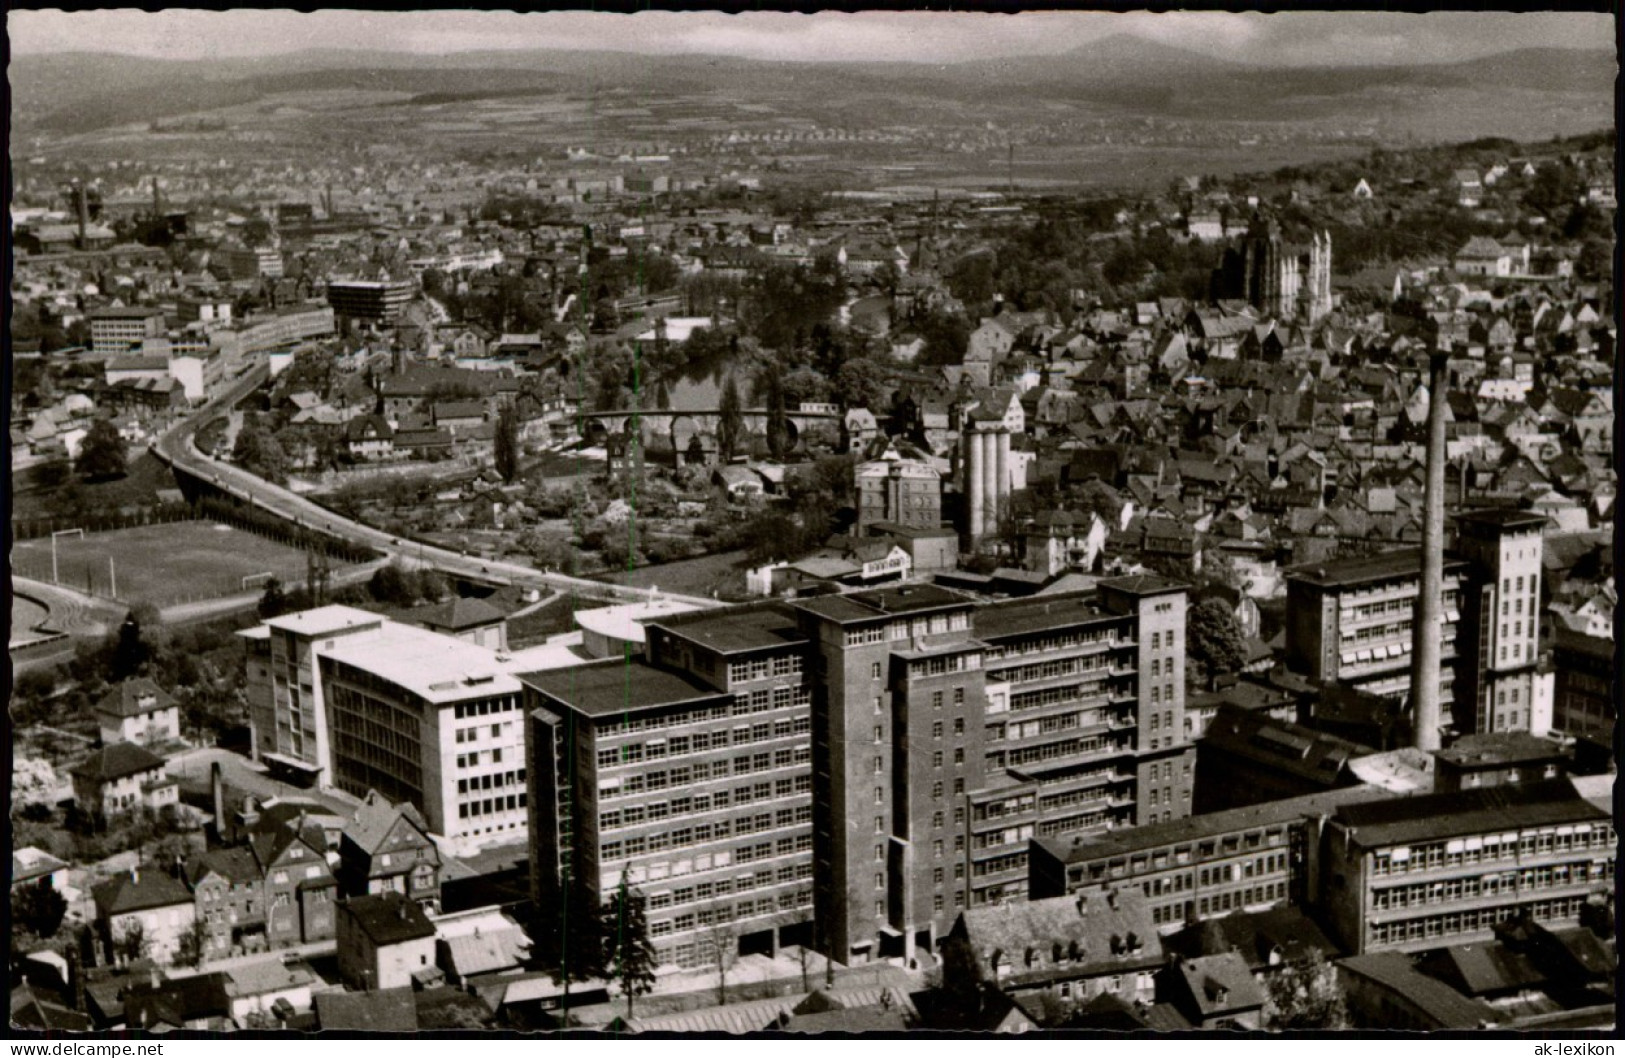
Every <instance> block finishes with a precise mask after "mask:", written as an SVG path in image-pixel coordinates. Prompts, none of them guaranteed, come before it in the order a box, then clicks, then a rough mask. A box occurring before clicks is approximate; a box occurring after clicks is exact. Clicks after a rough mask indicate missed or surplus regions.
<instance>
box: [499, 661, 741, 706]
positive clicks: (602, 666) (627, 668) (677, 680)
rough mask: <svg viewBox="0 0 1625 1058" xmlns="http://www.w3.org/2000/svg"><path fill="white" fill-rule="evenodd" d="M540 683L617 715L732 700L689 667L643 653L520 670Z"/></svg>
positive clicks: (555, 695)
mask: <svg viewBox="0 0 1625 1058" xmlns="http://www.w3.org/2000/svg"><path fill="white" fill-rule="evenodd" d="M519 679H520V681H521V682H523V683H524V684H525V685H527V686H529V687H533V688H535V689H536V690H537V691H540V692H541V693H542V694H545V695H547V696H548V697H549V698H552V699H554V700H556V701H558V702H561V703H563V704H564V705H566V706H568V707H570V708H571V709H574V710H575V711H576V712H578V713H581V714H582V715H584V716H590V717H613V716H615V715H616V714H618V713H624V712H632V711H634V710H640V709H653V708H657V707H659V706H663V705H675V704H678V703H682V702H702V701H711V700H718V701H731V700H732V696H731V695H728V694H724V693H722V692H720V691H718V690H716V688H714V687H710V686H708V685H706V684H704V683H701V682H700V681H699V680H697V679H695V678H693V677H692V676H689V675H688V674H687V673H683V672H668V671H666V670H665V669H657V668H655V667H654V666H653V665H649V664H647V663H646V662H644V661H643V660H642V659H639V658H632V659H630V660H624V659H620V658H614V659H611V660H608V661H602V662H598V663H596V664H591V665H577V666H574V667H571V668H567V669H554V670H551V671H546V672H526V673H521V674H520V675H519Z"/></svg>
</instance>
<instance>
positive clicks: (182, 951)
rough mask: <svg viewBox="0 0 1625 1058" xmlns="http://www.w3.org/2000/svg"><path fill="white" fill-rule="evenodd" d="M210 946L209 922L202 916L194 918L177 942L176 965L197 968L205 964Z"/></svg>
mask: <svg viewBox="0 0 1625 1058" xmlns="http://www.w3.org/2000/svg"><path fill="white" fill-rule="evenodd" d="M208 947H209V924H208V922H207V921H205V920H204V919H201V918H195V919H193V920H192V924H191V925H190V926H187V927H186V929H185V931H184V932H182V933H181V935H180V938H179V939H178V940H177V941H176V943H175V965H176V966H184V967H187V968H188V969H196V968H197V967H199V966H202V965H203V957H204V955H205V953H206V952H207V951H208Z"/></svg>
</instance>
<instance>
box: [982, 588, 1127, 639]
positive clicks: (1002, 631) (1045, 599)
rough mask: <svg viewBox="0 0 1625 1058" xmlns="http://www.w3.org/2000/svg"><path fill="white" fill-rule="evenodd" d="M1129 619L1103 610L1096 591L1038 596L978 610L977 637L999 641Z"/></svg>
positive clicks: (993, 604)
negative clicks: (1070, 626)
mask: <svg viewBox="0 0 1625 1058" xmlns="http://www.w3.org/2000/svg"><path fill="white" fill-rule="evenodd" d="M1127 616H1128V615H1127V614H1117V613H1112V612H1110V611H1109V610H1107V609H1106V608H1105V607H1103V606H1102V605H1101V603H1100V593H1099V592H1097V591H1093V590H1088V591H1080V592H1071V593H1066V594H1056V595H1034V596H1031V597H1029V598H1025V599H1013V600H1010V601H1008V602H996V603H990V604H988V605H986V606H983V607H982V608H981V609H979V610H977V611H976V634H977V635H978V636H980V637H981V638H983V639H999V638H1001V637H1003V636H1015V635H1024V634H1026V633H1028V632H1038V631H1042V630H1043V629H1046V628H1065V627H1067V626H1069V625H1080V624H1087V623H1090V622H1094V621H1121V620H1124V619H1125V618H1126V617H1127Z"/></svg>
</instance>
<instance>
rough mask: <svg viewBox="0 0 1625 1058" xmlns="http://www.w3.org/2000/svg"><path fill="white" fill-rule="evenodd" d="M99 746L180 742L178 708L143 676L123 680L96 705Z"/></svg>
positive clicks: (154, 684)
mask: <svg viewBox="0 0 1625 1058" xmlns="http://www.w3.org/2000/svg"><path fill="white" fill-rule="evenodd" d="M96 720H97V722H98V724H99V726H100V727H101V736H102V743H103V744H104V745H110V744H112V743H114V742H145V743H164V742H173V741H175V740H176V739H178V738H180V734H181V722H180V707H179V706H178V705H176V704H175V699H173V698H171V697H170V696H169V693H168V692H167V691H165V690H164V689H163V688H161V687H159V686H158V685H157V684H156V683H153V682H152V681H151V680H150V679H147V678H146V677H145V676H139V677H134V678H132V679H128V680H125V681H124V682H123V683H121V684H119V685H118V686H117V687H114V688H113V689H112V690H110V691H108V692H107V693H106V694H105V695H103V696H102V700H101V701H99V702H97V703H96Z"/></svg>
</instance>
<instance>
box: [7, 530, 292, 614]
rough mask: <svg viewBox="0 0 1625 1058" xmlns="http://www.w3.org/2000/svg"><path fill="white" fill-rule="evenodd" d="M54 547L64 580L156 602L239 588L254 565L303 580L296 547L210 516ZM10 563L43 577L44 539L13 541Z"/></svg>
mask: <svg viewBox="0 0 1625 1058" xmlns="http://www.w3.org/2000/svg"><path fill="white" fill-rule="evenodd" d="M56 550H57V572H58V582H59V583H60V584H61V585H62V586H63V587H65V588H73V589H75V590H78V591H88V592H90V593H91V594H92V595H100V596H102V597H104V598H108V597H116V598H118V599H120V600H122V601H125V602H149V603H152V604H153V605H155V606H168V605H171V604H173V603H182V602H192V601H195V600H198V599H213V598H219V597H220V596H223V595H237V594H241V593H242V592H243V591H244V590H245V589H244V587H243V578H244V577H246V576H250V575H253V574H256V573H272V574H274V575H276V577H277V578H278V579H280V580H282V581H283V582H284V583H286V582H289V581H303V580H304V579H305V570H306V565H305V561H306V560H305V553H304V552H303V551H300V550H298V549H297V548H292V547H287V546H285V545H283V544H279V543H276V542H275V541H272V540H267V539H265V538H264V537H260V536H255V535H254V534H252V533H248V532H244V531H243V530H241V529H235V528H232V527H231V526H228V525H221V524H219V523H216V522H171V523H169V524H167V525H145V526H139V527H137V528H133V529H118V530H115V531H113V532H108V533H88V534H86V535H85V537H84V539H82V540H81V539H79V538H78V537H72V536H68V537H61V538H59V539H58V540H57V544H56ZM109 560H111V568H110V564H109ZM11 563H12V569H13V570H14V571H15V572H17V573H19V574H21V575H22V576H25V577H32V578H33V579H35V580H43V581H47V582H49V581H50V580H51V541H50V540H49V539H48V538H47V539H42V540H24V541H20V542H18V543H17V544H16V546H15V547H14V548H13V549H12V553H11ZM115 576H116V578H117V581H118V585H117V589H118V590H117V592H116V593H115V592H114V591H113V584H112V581H113V578H114V577H115ZM246 590H250V591H252V590H256V589H255V588H253V587H250V588H248V589H246Z"/></svg>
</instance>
